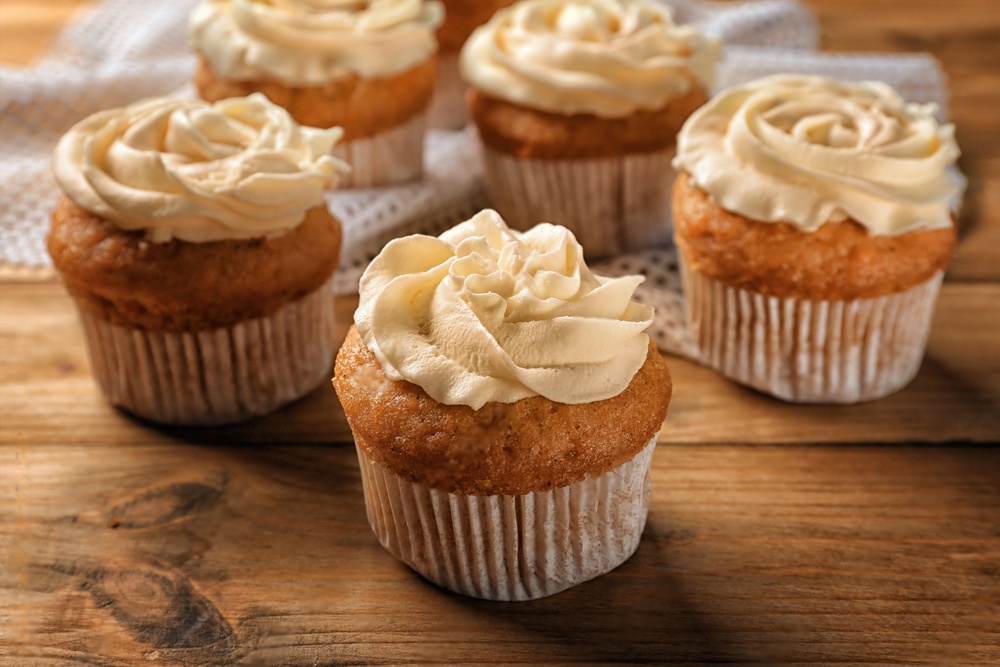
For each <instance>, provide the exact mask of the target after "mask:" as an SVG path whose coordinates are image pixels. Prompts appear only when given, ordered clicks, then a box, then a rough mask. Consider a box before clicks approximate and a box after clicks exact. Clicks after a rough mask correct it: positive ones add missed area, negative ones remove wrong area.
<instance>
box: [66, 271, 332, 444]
mask: <svg viewBox="0 0 1000 667" xmlns="http://www.w3.org/2000/svg"><path fill="white" fill-rule="evenodd" d="M331 285H332V282H331V281H327V282H326V283H324V284H323V286H322V287H321V288H320V289H318V290H316V291H315V292H312V293H310V294H308V295H306V296H305V297H303V298H302V299H300V300H298V301H296V302H293V303H290V304H288V305H286V306H284V307H282V308H281V309H280V310H278V311H277V312H276V313H274V314H273V315H271V316H269V317H264V318H260V319H255V320H248V321H246V322H240V323H238V324H236V325H234V326H231V327H228V328H223V329H214V330H210V331H196V332H190V333H172V332H156V331H145V330H142V329H131V328H126V327H121V326H118V325H115V324H111V323H109V322H107V321H106V320H102V319H100V318H98V317H95V316H94V315H92V314H90V313H88V312H86V311H84V310H82V309H81V310H80V317H81V319H82V321H83V327H84V331H85V333H86V336H87V343H88V347H89V351H90V360H91V367H92V368H93V373H94V377H95V379H96V380H97V383H98V384H99V385H100V387H101V389H102V390H104V393H105V394H106V395H107V397H108V400H109V401H111V403H112V404H114V405H117V406H119V407H121V408H124V409H125V410H128V411H129V412H131V413H133V414H135V415H137V416H139V417H143V418H145V419H149V420H151V421H155V422H161V423H165V424H183V425H191V426H210V425H219V424H228V423H234V422H239V421H244V420H247V419H251V418H253V417H258V416H261V415H264V414H267V413H269V412H272V411H274V410H276V409H278V408H279V407H281V406H282V405H285V404H286V403H290V402H292V401H294V400H296V399H297V398H300V397H302V396H304V395H305V394H307V393H308V392H310V391H311V390H313V389H314V388H316V387H317V386H318V385H320V384H321V383H323V382H324V381H326V380H327V379H328V377H329V375H330V368H331V365H332V363H333V354H334V348H333V333H334V332H333V325H334V303H333V292H332V287H331Z"/></svg>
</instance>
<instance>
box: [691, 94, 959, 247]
mask: <svg viewBox="0 0 1000 667" xmlns="http://www.w3.org/2000/svg"><path fill="white" fill-rule="evenodd" d="M933 112H934V108H933V106H931V105H917V104H908V103H906V102H904V101H903V100H902V98H900V97H899V95H897V94H896V92H895V91H893V90H892V89H891V88H889V87H888V86H887V85H885V84H883V83H877V82H865V83H848V82H841V81H835V80H833V79H828V78H824V77H817V76H796V75H777V76H772V77H767V78H764V79H759V80H757V81H753V82H751V83H748V84H746V85H743V86H736V87H734V88H730V89H728V90H725V91H722V92H721V93H719V94H718V95H716V96H715V97H714V98H713V99H712V100H711V101H710V102H708V104H706V105H705V106H703V107H702V108H701V109H699V110H698V111H696V112H695V113H694V114H693V115H692V116H691V117H690V118H689V119H688V121H687V123H685V125H684V128H683V129H682V130H681V132H680V134H679V135H678V138H677V157H676V158H675V160H674V166H675V167H676V168H677V169H680V170H683V171H686V172H688V173H689V174H690V175H691V178H692V180H693V182H694V183H695V185H697V186H698V187H699V188H701V189H702V190H704V191H705V192H707V193H708V194H709V195H710V196H711V197H712V199H713V200H714V201H715V202H716V203H717V204H719V205H720V206H722V207H723V208H725V209H727V210H730V211H733V212H735V213H739V214H741V215H744V216H747V217H749V218H753V219H755V220H763V221H769V222H776V221H783V222H789V223H792V224H794V225H796V226H798V227H799V228H801V229H803V230H805V231H814V230H816V229H818V228H819V227H820V226H822V225H823V224H824V223H826V222H838V221H842V220H845V219H847V218H848V217H850V218H853V219H854V220H857V221H858V222H859V223H861V224H862V225H864V226H865V227H866V228H867V229H868V231H869V233H871V234H873V235H895V234H902V233H904V232H908V231H912V230H917V229H939V228H943V227H948V226H950V225H951V224H952V214H951V205H950V201H951V200H952V199H953V198H954V197H955V196H956V195H958V194H959V193H960V191H961V185H960V184H959V183H958V181H957V180H956V179H954V178H953V177H951V176H950V175H949V174H948V173H947V171H946V169H947V168H948V167H949V166H951V165H953V164H954V163H955V160H956V159H957V158H958V155H959V150H958V146H957V145H956V143H955V137H954V135H955V128H954V126H952V125H944V126H941V125H939V124H938V122H937V121H936V120H935V119H934V116H933Z"/></svg>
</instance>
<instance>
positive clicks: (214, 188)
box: [53, 93, 349, 243]
mask: <svg viewBox="0 0 1000 667" xmlns="http://www.w3.org/2000/svg"><path fill="white" fill-rule="evenodd" d="M342 134H343V132H342V130H341V129H340V128H334V129H331V130H320V129H315V128H310V127H302V126H300V125H298V124H297V123H296V122H295V121H294V120H292V118H291V116H289V115H288V112H287V111H285V110H284V109H282V108H281V107H279V106H276V105H274V104H272V103H271V102H269V101H268V100H267V98H266V97H264V96H263V95H261V94H259V93H257V94H254V95H251V96H250V97H245V98H232V99H228V100H223V101H221V102H217V103H216V104H209V103H208V102H203V101H200V100H181V99H166V98H163V99H151V100H146V101H142V102H138V103H136V104H133V105H131V106H128V107H125V108H122V109H112V110H109V111H103V112H100V113H97V114H94V115H93V116H90V117H88V118H86V119H85V120H83V121H81V122H80V123H78V124H77V125H75V126H74V127H73V128H72V129H70V131H69V132H67V133H66V134H65V135H64V136H63V138H62V139H61V140H60V141H59V144H58V146H57V147H56V151H55V155H54V156H53V171H54V172H55V177H56V181H57V182H58V183H59V186H60V187H61V188H62V190H63V191H64V192H65V193H66V194H67V195H68V196H69V197H70V198H71V199H72V200H73V201H75V202H76V203H77V204H79V205H80V207H81V208H83V209H85V210H87V211H89V212H90V213H93V214H94V215H97V216H100V217H102V218H104V219H106V220H109V221H111V222H113V223H114V224H116V225H118V226H119V227H121V228H122V229H125V230H129V231H134V230H145V231H146V235H147V238H148V239H149V240H150V241H153V242H165V241H169V240H171V239H180V240H182V241H189V242H193V243H203V242H209V241H220V240H226V239H249V238H260V237H264V236H268V235H272V234H276V233H281V232H283V231H286V230H288V229H291V228H293V227H295V226H297V225H298V224H299V223H300V222H302V220H303V218H304V217H305V214H306V212H307V211H308V210H309V209H311V208H313V207H315V206H321V205H325V204H324V199H323V193H324V191H325V190H326V189H328V188H332V187H335V186H336V185H337V183H338V182H339V180H340V177H341V175H342V174H345V173H347V171H348V170H349V167H348V166H347V165H346V164H345V163H343V162H341V161H340V160H337V159H336V158H334V157H332V156H331V155H330V151H331V149H332V148H333V146H334V144H335V143H336V142H337V141H338V140H339V138H340V137H341V135H342Z"/></svg>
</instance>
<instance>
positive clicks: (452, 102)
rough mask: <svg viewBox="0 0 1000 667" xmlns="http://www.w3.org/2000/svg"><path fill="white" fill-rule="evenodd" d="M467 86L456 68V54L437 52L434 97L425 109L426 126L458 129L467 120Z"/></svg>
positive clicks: (463, 125) (439, 128) (440, 128)
mask: <svg viewBox="0 0 1000 667" xmlns="http://www.w3.org/2000/svg"><path fill="white" fill-rule="evenodd" d="M466 90H467V86H466V85H465V81H463V80H462V76H461V75H460V74H459V70H458V54H457V53H447V54H438V61H437V82H436V83H435V84H434V99H433V100H431V106H430V109H429V110H428V111H427V127H429V128H430V129H434V130H460V129H462V128H463V127H465V125H466V123H468V122H469V111H468V109H467V108H466V106H465V91H466Z"/></svg>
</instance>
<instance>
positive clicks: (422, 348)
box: [334, 211, 671, 600]
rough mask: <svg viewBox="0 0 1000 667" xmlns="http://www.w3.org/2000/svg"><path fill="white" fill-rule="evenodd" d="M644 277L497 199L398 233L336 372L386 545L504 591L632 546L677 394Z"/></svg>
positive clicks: (587, 566)
mask: <svg viewBox="0 0 1000 667" xmlns="http://www.w3.org/2000/svg"><path fill="white" fill-rule="evenodd" d="M640 282H642V278H641V277H639V276H628V277H624V278H614V279H612V278H603V277H600V276H595V275H593V274H592V273H591V272H590V271H589V270H588V268H587V266H586V264H584V261H583V250H582V249H581V247H580V245H579V244H578V243H577V242H576V240H575V239H574V237H573V235H572V234H571V233H570V232H568V231H567V230H566V229H564V228H561V227H556V226H553V225H549V224H543V225H538V226H537V227H534V228H533V229H531V230H529V231H527V232H524V233H518V232H515V231H512V230H510V229H508V228H507V226H506V225H505V224H504V222H503V220H502V219H501V218H500V216H499V215H497V214H496V213H495V212H493V211H483V212H481V213H479V214H477V215H476V216H475V217H473V218H472V219H471V220H469V221H467V222H464V223H462V224H460V225H458V226H457V227H455V228H454V229H452V230H450V231H448V232H446V233H444V234H442V235H441V236H440V237H430V236H410V237H406V238H402V239H397V240H395V241H392V242H390V243H389V244H388V245H387V246H386V247H385V249H384V250H383V251H382V253H381V254H380V255H379V256H378V257H376V258H375V260H374V261H373V262H372V264H371V265H370V266H369V268H368V270H367V271H366V272H365V274H364V276H363V277H362V279H361V284H360V295H361V302H360V305H359V307H358V311H357V313H356V314H355V323H356V327H355V328H352V329H351V331H350V333H349V334H348V337H347V341H346V342H345V343H344V346H343V347H342V348H341V351H340V353H339V354H338V355H337V365H336V378H335V379H334V385H335V386H336V389H337V394H338V396H339V397H340V400H341V403H342V404H343V406H344V411H345V412H346V414H347V418H348V421H349V422H350V424H351V429H352V430H353V432H354V437H355V441H356V443H357V449H358V458H359V460H360V463H361V472H362V480H363V482H364V489H365V499H366V504H367V508H368V519H369V521H370V523H371V525H372V528H373V530H374V531H375V534H376V536H377V537H378V539H379V541H380V542H381V543H382V545H383V546H384V547H385V548H386V549H388V550H389V551H390V552H391V553H392V554H393V555H395V556H396V557H397V558H399V559H401V560H402V561H403V562H405V563H406V564H408V565H409V566H410V567H412V568H413V569H414V570H416V571H417V572H419V573H420V574H422V575H423V576H424V577H426V578H428V579H430V580H431V581H433V582H435V583H437V584H439V585H441V586H444V587H445V588H449V589H451V590H453V591H456V592H459V593H462V594H464V595H470V596H474V597H481V598H488V599H495V600H526V599H533V598H539V597H543V596H546V595H551V594H553V593H557V592H559V591H561V590H564V589H566V588H569V587H570V586H574V585H576V584H578V583H581V582H583V581H586V580H588V579H592V578H593V577H596V576H598V575H601V574H603V573H605V572H608V571H610V570H612V569H614V568H615V567H617V566H618V565H620V564H621V563H622V562H624V561H625V560H627V559H628V558H629V556H631V555H632V553H633V552H634V551H635V549H636V547H637V546H638V543H639V538H640V535H641V534H642V529H643V526H644V525H645V522H646V514H647V511H648V507H649V465H650V460H651V457H652V454H653V448H654V446H655V444H656V436H657V433H658V432H659V429H660V426H661V424H662V422H663V419H664V417H665V416H666V412H667V406H668V404H669V402H670V391H671V383H670V374H669V372H668V371H667V367H666V364H665V363H664V361H663V358H662V357H661V356H660V354H659V352H658V351H657V350H656V349H655V347H654V346H652V344H651V342H650V340H649V338H648V336H647V335H646V334H645V333H644V331H645V329H646V328H647V327H648V326H649V325H650V323H651V322H652V318H653V311H652V308H649V307H647V306H642V305H639V304H638V303H636V302H634V301H632V299H631V297H632V293H633V292H634V290H635V288H636V287H637V286H638V284H639V283H640Z"/></svg>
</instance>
